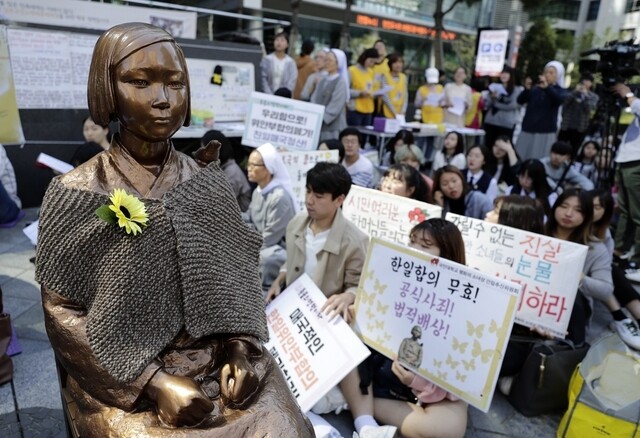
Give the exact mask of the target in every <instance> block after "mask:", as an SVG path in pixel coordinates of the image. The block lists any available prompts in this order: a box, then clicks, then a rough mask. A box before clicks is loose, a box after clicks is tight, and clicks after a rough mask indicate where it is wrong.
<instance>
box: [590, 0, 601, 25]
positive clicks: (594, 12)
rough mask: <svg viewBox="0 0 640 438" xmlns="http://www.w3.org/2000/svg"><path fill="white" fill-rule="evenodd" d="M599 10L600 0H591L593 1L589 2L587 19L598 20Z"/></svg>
mask: <svg viewBox="0 0 640 438" xmlns="http://www.w3.org/2000/svg"><path fill="white" fill-rule="evenodd" d="M599 10H600V0H591V2H590V3H589V11H588V12H587V21H595V20H597V19H598V11H599Z"/></svg>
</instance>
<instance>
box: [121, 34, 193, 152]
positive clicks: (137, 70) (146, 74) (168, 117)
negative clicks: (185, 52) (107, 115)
mask: <svg viewBox="0 0 640 438" xmlns="http://www.w3.org/2000/svg"><path fill="white" fill-rule="evenodd" d="M114 89H115V94H116V106H117V111H118V119H119V120H120V123H121V124H122V126H123V128H124V129H126V130H128V131H130V132H131V133H132V134H134V135H135V136H136V137H139V138H141V139H143V140H146V141H163V140H166V139H167V138H169V137H171V136H172V135H173V134H174V133H175V132H176V131H177V130H178V129H180V127H181V126H182V124H183V123H184V120H185V116H186V111H187V96H188V93H189V90H188V89H187V87H186V72H185V71H184V68H183V66H182V64H181V63H180V58H179V57H178V54H177V53H176V49H175V47H174V45H173V44H171V43H169V42H160V43H156V44H152V45H150V46H147V47H144V48H142V49H140V50H138V51H136V52H134V53H132V54H131V55H129V56H128V57H126V58H125V59H124V60H123V61H122V62H120V64H118V66H117V67H116V69H115V74H114Z"/></svg>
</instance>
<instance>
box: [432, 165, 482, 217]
mask: <svg viewBox="0 0 640 438" xmlns="http://www.w3.org/2000/svg"><path fill="white" fill-rule="evenodd" d="M433 199H434V201H435V202H436V204H438V205H440V206H441V207H442V215H443V217H444V215H446V214H447V213H448V212H451V213H455V214H461V215H464V216H469V217H473V218H476V219H484V217H485V215H486V214H487V213H488V212H489V211H491V210H492V209H493V204H492V203H491V201H490V200H489V198H487V196H486V195H485V194H484V193H482V192H479V191H477V190H471V189H470V188H469V185H468V184H467V182H466V181H465V179H464V175H462V172H461V171H460V169H458V168H457V167H455V166H451V165H447V166H444V167H442V168H441V169H438V171H437V172H436V174H435V175H434V177H433Z"/></svg>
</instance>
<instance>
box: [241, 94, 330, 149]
mask: <svg viewBox="0 0 640 438" xmlns="http://www.w3.org/2000/svg"><path fill="white" fill-rule="evenodd" d="M323 116H324V105H316V104H315V103H309V102H303V101H300V100H295V99H287V98H286V97H280V96H274V95H271V94H265V93H258V92H257V91H254V92H253V93H251V97H250V99H249V110H248V112H247V118H246V121H245V129H244V134H243V135H242V144H243V145H245V146H251V147H256V148H257V147H258V146H262V145H263V144H265V143H271V144H272V145H274V146H276V147H278V146H281V147H284V148H286V149H297V150H301V151H313V150H316V148H317V146H318V139H319V138H320V128H321V127H322V117H323Z"/></svg>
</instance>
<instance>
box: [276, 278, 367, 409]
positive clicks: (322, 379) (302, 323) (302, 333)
mask: <svg viewBox="0 0 640 438" xmlns="http://www.w3.org/2000/svg"><path fill="white" fill-rule="evenodd" d="M326 301H327V298H326V297H325V296H324V294H323V293H322V292H321V291H320V289H318V287H317V286H316V285H315V284H314V283H313V281H312V280H311V279H310V278H309V276H308V275H306V274H304V275H303V276H302V277H300V278H298V279H297V280H296V281H294V282H293V283H292V284H291V285H290V286H289V287H288V288H287V289H285V291H284V292H282V293H281V294H280V295H279V296H278V298H276V299H275V300H273V301H272V302H271V303H270V304H269V305H268V306H267V324H268V326H269V342H267V343H266V344H265V347H266V349H267V350H269V352H270V353H271V355H272V356H273V358H274V359H275V360H276V362H277V363H278V366H279V367H280V369H281V370H282V373H283V374H284V377H285V379H286V381H287V384H288V385H289V389H291V392H292V393H293V395H294V396H295V398H296V401H297V402H298V404H299V405H300V408H301V409H302V411H303V412H307V411H308V410H309V409H311V408H312V407H313V405H315V404H316V403H317V402H318V401H319V400H320V399H321V398H322V397H323V396H324V395H325V394H326V393H327V392H329V390H330V389H331V388H332V387H334V386H335V385H337V384H338V382H340V381H341V380H342V379H343V378H344V377H345V376H346V375H347V374H348V373H349V372H350V371H351V370H352V369H354V368H355V367H357V366H358V364H360V362H362V361H363V360H364V359H365V358H366V357H367V356H369V349H368V348H367V347H366V346H365V345H364V344H363V343H362V341H360V339H358V336H356V334H355V333H354V332H353V330H351V328H350V327H349V326H348V325H347V323H346V322H344V320H343V319H342V318H341V317H335V318H333V319H332V320H328V319H327V317H326V316H325V315H323V314H321V313H320V309H321V308H322V306H323V305H324V303H325V302H326Z"/></svg>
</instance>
